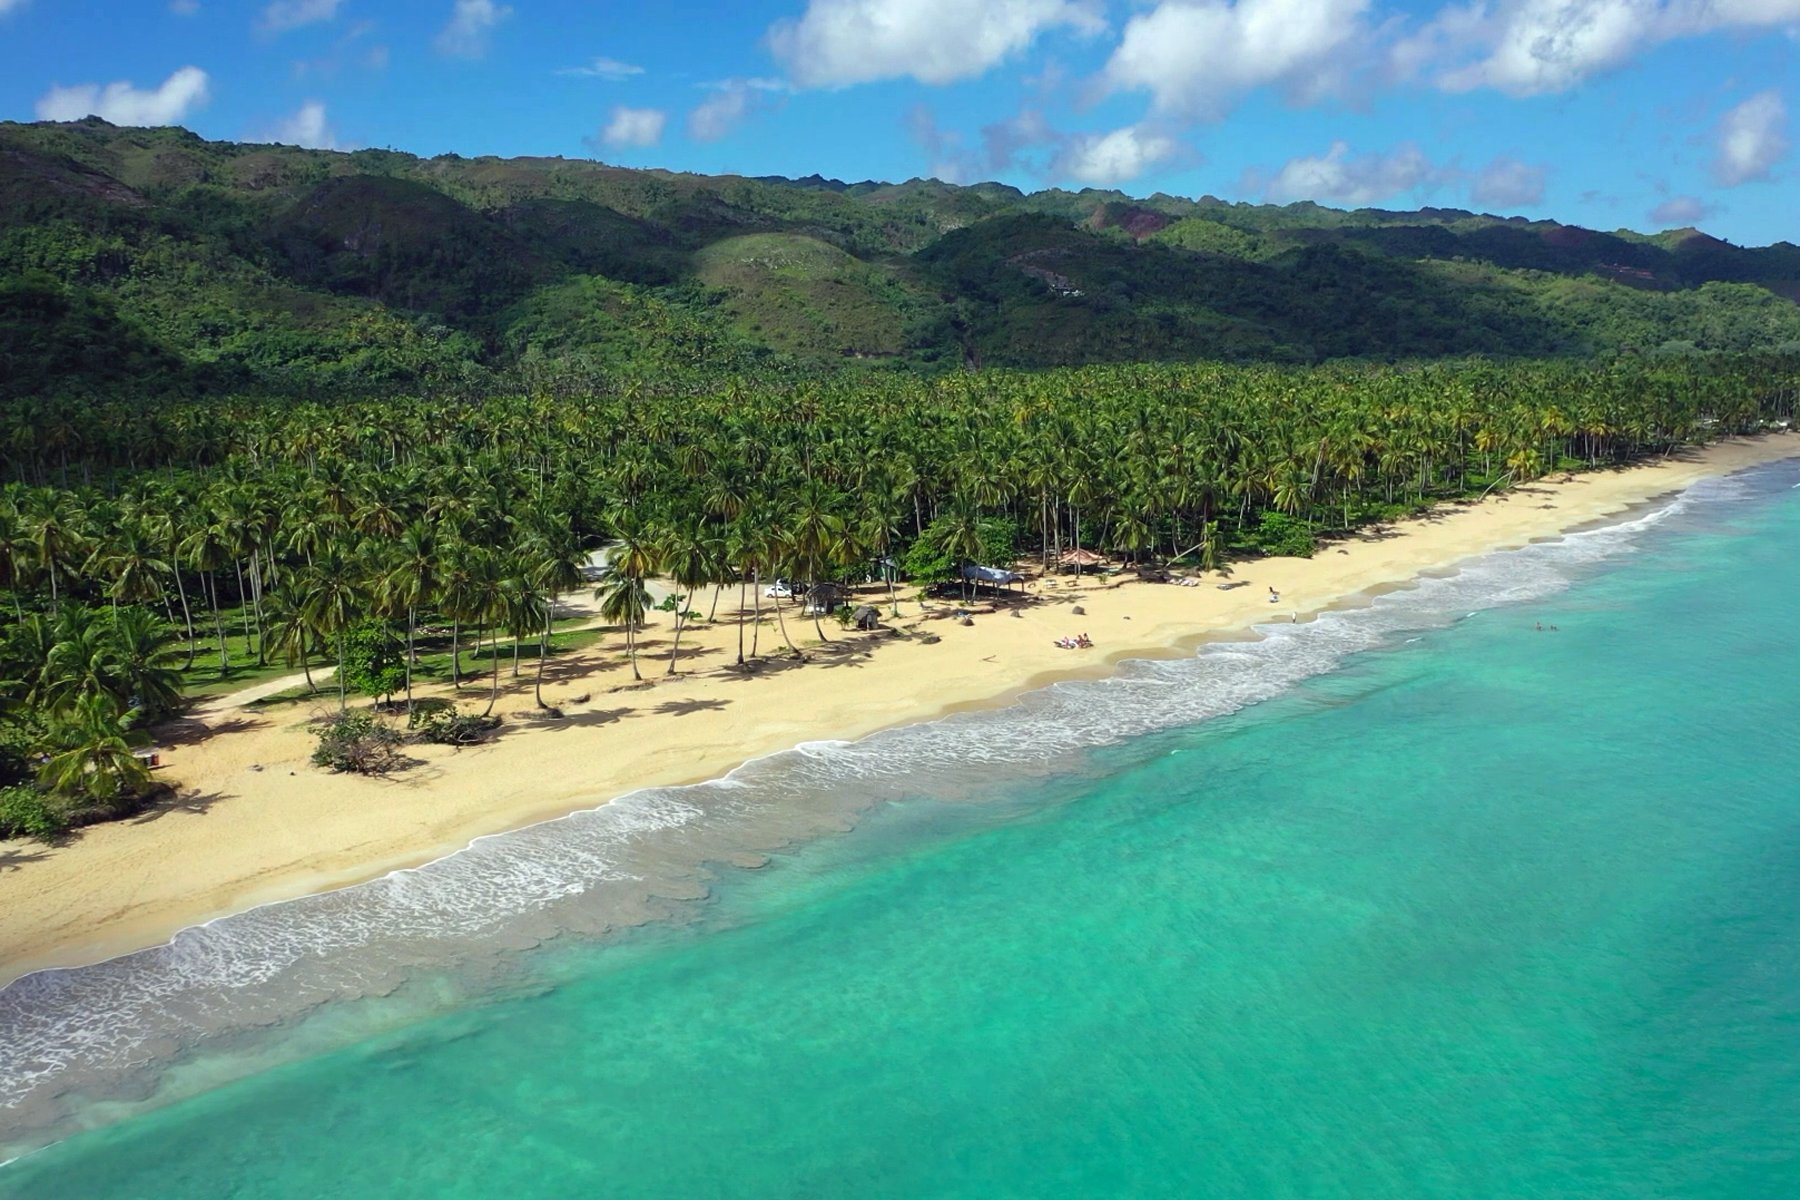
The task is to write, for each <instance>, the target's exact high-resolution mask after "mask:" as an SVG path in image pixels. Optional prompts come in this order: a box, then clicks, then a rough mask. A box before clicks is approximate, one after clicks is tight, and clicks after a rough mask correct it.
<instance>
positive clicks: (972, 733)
mask: <svg viewBox="0 0 1800 1200" xmlns="http://www.w3.org/2000/svg"><path fill="white" fill-rule="evenodd" d="M1731 498H1733V493H1732V491H1731V488H1730V487H1729V486H1726V485H1720V484H1718V483H1717V482H1716V481H1714V482H1711V483H1709V484H1708V485H1705V486H1703V487H1700V488H1695V489H1691V490H1690V491H1688V492H1686V493H1684V494H1683V495H1681V496H1680V497H1678V498H1676V499H1674V500H1673V501H1671V502H1669V503H1667V504H1664V505H1662V506H1660V507H1658V508H1656V509H1654V510H1652V511H1650V512H1647V513H1645V514H1643V515H1642V516H1639V517H1637V518H1634V519H1632V520H1629V521H1624V522H1620V523H1617V524H1614V525H1610V526H1605V527H1600V528H1595V529H1591V530H1586V531H1583V532H1580V533H1575V534H1571V535H1568V536H1566V537H1563V538H1560V539H1558V540H1556V541H1554V542H1546V543H1541V544H1536V545H1532V546H1527V547H1525V548H1523V549H1520V550H1516V551H1511V552H1507V553H1503V554H1497V555H1492V556H1489V557H1486V558H1481V559H1476V560H1472V561H1469V562H1467V563H1464V564H1462V566H1461V568H1460V569H1459V570H1457V571H1456V572H1455V573H1453V574H1449V575H1444V576H1437V577H1428V578H1422V579H1420V580H1419V581H1417V582H1416V583H1415V584H1414V585H1413V586H1411V587H1409V588H1407V589H1405V590H1403V591H1400V592H1395V593H1390V594H1387V595H1384V596H1381V597H1378V598H1376V599H1374V600H1372V601H1371V602H1370V603H1368V604H1367V605H1366V606H1363V607H1358V608H1353V609H1347V610H1343V611H1332V612H1325V613H1322V614H1320V615H1319V616H1318V617H1316V618H1315V619H1314V620H1312V621H1309V622H1308V623H1306V624H1304V625H1298V624H1287V623H1282V624H1271V625H1265V626H1259V627H1258V629H1257V632H1258V634H1260V637H1259V639H1258V640H1256V641H1245V642H1223V643H1216V644H1213V645H1210V646H1208V647H1207V648H1205V649H1204V650H1203V651H1201V652H1200V653H1198V654H1197V655H1195V656H1194V657H1192V658H1188V659H1182V660H1172V661H1171V660H1162V661H1154V662H1150V661H1138V662H1128V663H1124V664H1122V665H1121V666H1120V668H1119V669H1118V671H1117V672H1116V673H1115V674H1114V675H1112V676H1109V677H1107V678H1105V679H1100V680H1089V681H1080V682H1067V683H1059V684H1055V685H1052V686H1050V687H1048V688H1044V689H1041V690H1039V691H1036V692H1032V693H1029V694H1027V695H1025V696H1022V697H1020V698H1019V700H1018V701H1017V702H1016V703H1014V704H1013V705H1011V706H1009V707H1007V708H1005V709H1002V710H997V711H991V712H978V713H965V714H957V715H953V716H949V717H945V718H943V719H940V720H937V721H933V722H930V723H927V724H922V725H916V726H910V727H906V728H903V729H896V730H890V731H887V732H884V733H881V734H877V735H874V736H872V737H869V738H865V739H863V740H861V741H857V742H842V741H817V742H807V743H804V744H802V745H800V746H797V747H795V749H794V750H792V751H789V752H786V753H782V754H778V755H774V756H771V757H769V758H764V759H758V760H754V761H751V762H748V763H745V764H743V765H742V766H740V767H738V768H736V769H735V770H733V771H731V772H730V773H729V774H727V775H726V776H725V777H724V778H722V779H719V780H715V781H712V782H709V783H703V784H697V785H693V786H689V787H682V788H655V789H648V790H645V791H640V792H635V793H632V794H630V795H627V796H625V797H622V798H620V799H618V800H615V801H614V802H612V803H610V804H606V805H603V806H602V807H599V808H596V809H592V810H586V811H582V812H577V813H574V814H571V815H569V816H567V817H563V818H560V819H558V820H555V821H549V822H545V823H543V824H540V825H535V826H531V827H529V828H526V829H522V830H518V831H515V832H511V833H506V834H499V835H495V836H491V837H483V838H479V839H477V840H476V841H474V842H473V843H471V844H470V845H469V846H468V847H466V848H465V849H463V850H461V851H459V852H457V853H455V854H453V855H450V856H447V857H445V858H442V859H439V860H437V861H435V862H432V863H428V864H426V865H424V866H422V867H417V868H413V869H410V870H404V871H396V872H393V873H392V874H389V875H386V876H383V877H382V878H380V879H376V880H373V881H371V882H369V883H365V884H361V885H358V886H355V887H349V888H345V889H342V890H340V891H336V892H331V893H327V894H324V895H319V896H313V897H308V898H305V899H302V900H295V901H287V902H282V903H278V904H271V905H266V906H263V907H261V908H256V909H252V910H250V911H248V912H244V913H240V914H237V915H234V916H230V917H226V918H222V919H219V920H216V921H211V922H208V923H207V924H205V925H200V926H196V927H194V928H191V929H186V930H183V931H182V932H181V933H180V934H178V935H177V936H176V937H175V938H173V939H172V940H171V941H170V942H169V943H168V944H167V945H165V946H161V947H157V948H155V949H152V950H147V951H143V952H140V953H137V954H132V955H128V956H125V957H123V958H118V959H114V960H112V961H110V962H106V963H102V964H99V965H96V966H92V967H86V968H80V969H70V970H52V971H43V972H39V973H37V974H34V975H30V976H26V977H25V978H22V979H19V980H17V981H15V982H14V983H12V984H11V985H9V986H7V987H6V988H5V989H0V1121H3V1120H6V1119H8V1118H12V1119H14V1120H15V1123H25V1122H30V1123H31V1124H34V1125H37V1124H41V1123H42V1122H43V1121H45V1120H47V1119H49V1116H50V1115H52V1114H53V1112H54V1107H55V1106H54V1103H53V1102H54V1101H55V1099H56V1098H57V1096H58V1095H59V1093H62V1092H64V1091H66V1090H68V1089H69V1088H71V1087H74V1086H77V1085H79V1087H80V1088H81V1089H82V1090H83V1091H91V1090H94V1089H96V1088H102V1087H105V1086H107V1085H108V1084H109V1083H111V1082H115V1081H116V1080H118V1079H119V1078H120V1077H121V1076H126V1075H129V1074H131V1073H132V1072H134V1071H136V1070H138V1069H140V1068H143V1067H145V1066H146V1065H148V1064H151V1063H153V1062H156V1061H158V1060H161V1059H164V1058H166V1057H167V1056H168V1055H170V1054H171V1053H172V1052H173V1051H175V1050H177V1049H180V1048H182V1047H186V1046H189V1045H192V1044H193V1043H194V1042H196V1041H197V1040H199V1039H201V1038H204V1037H206V1036H208V1035H211V1034H215V1033H219V1032H224V1031H230V1030H236V1029H242V1028H246V1027H251V1026H255V1025H260V1024H268V1023H271V1022H273V1021H277V1020H281V1019H284V1018H288V1017H292V1016H293V1015H295V1014H298V1013H301V1012H304V1011H306V1010H307V1009H309V1008H311V1007H313V1006H315V1005H318V1004H321V1003H324V1002H326V1001H330V1000H333V999H336V998H340V997H351V996H358V995H366V994H380V993H382V992H383V991H384V990H386V989H391V988H392V987H393V986H395V984H397V983H398V982H399V981H401V980H402V979H404V978H405V977H406V976H407V975H408V974H410V973H412V972H415V971H418V970H425V969H431V968H434V967H440V966H442V965H444V964H445V963H446V962H447V961H448V960H451V959H458V960H466V959H469V958H475V957H479V956H480V955H481V954H482V953H487V954H490V955H491V954H493V953H494V952H495V951H500V950H505V949H509V948H513V947H515V946H528V945H530V944H533V943H534V942H535V941H536V940H538V939H540V938H542V937H544V936H547V935H549V934H551V933H554V932H556V931H558V930H561V929H577V930H593V931H597V930H602V929H606V928H610V927H614V926H616V925H617V924H619V923H622V922H626V921H631V920H642V919H645V918H646V917H648V916H654V915H656V909H655V905H654V903H653V901H654V898H655V897H657V896H673V897H683V896H686V897H691V896H695V895H698V894H700V890H701V881H703V877H704V864H705V863H706V862H707V861H715V860H718V859H720V858H727V857H729V856H730V855H731V853H733V852H734V851H739V852H741V851H743V850H766V849H771V848H774V847H775V846H778V845H781V844H784V842H786V841H791V840H792V839H794V838H796V837H803V836H810V835H813V834H816V833H819V832H822V831H824V830H826V829H831V828H844V827H847V825H848V824H849V822H850V821H851V820H853V818H854V814H855V812H857V811H860V810H862V809H864V808H866V807H868V806H869V805H872V804H875V803H880V802H882V801H883V800H887V799H896V798H903V797H907V796H920V795H933V796H946V795H948V796H954V795H962V794H965V793H966V792H967V791H968V790H969V789H970V788H971V787H972V786H978V785H975V784H971V780H976V781H979V780H993V779H1017V778H1018V777H1020V776H1021V775H1026V774H1036V773H1041V772H1043V771H1046V770H1051V769H1054V763H1055V762H1057V761H1059V758H1058V756H1059V755H1061V754H1063V753H1064V752H1072V751H1082V750H1085V749H1090V748H1094V747H1099V746H1106V745H1112V744H1116V743H1119V742H1121V741H1124V740H1126V739H1128V738H1132V737H1136V736H1140V735H1142V734H1145V733H1150V732H1153V731H1156V730H1160V729H1167V728H1170V727H1173V726H1177V725H1185V724H1192V723H1195V722H1198V721H1202V720H1206V719H1208V718H1211V717H1216V716H1220V715H1223V714H1226V713H1230V712H1234V711H1237V710H1239V709H1242V708H1245V707H1247V706H1249V705H1253V704H1256V703H1259V702H1261V701H1263V700H1267V699H1269V698H1271V697H1274V696H1276V695H1279V694H1280V693H1282V692H1285V691H1287V690H1288V689H1290V688H1292V687H1293V686H1294V685H1295V684H1297V683H1299V682H1301V681H1302V680H1305V679H1307V678H1310V677H1313V676H1316V675H1319V674H1322V673H1324V672H1327V671H1330V670H1332V669H1333V668H1335V667H1337V666H1339V665H1340V664H1342V663H1343V662H1344V660H1345V659H1346V658H1348V657H1350V656H1352V655H1355V654H1358V653H1361V652H1364V651H1368V650H1371V649H1375V648H1378V647H1382V646H1387V645H1394V644H1398V643H1399V642H1401V641H1403V640H1409V639H1404V638H1402V637H1401V636H1400V635H1402V634H1407V633H1412V634H1416V633H1418V632H1419V631H1421V630H1425V629H1430V628H1437V627H1443V626H1446V625H1449V624H1451V623H1453V622H1454V621H1457V620H1460V619H1463V618H1464V617H1465V615H1468V614H1471V613H1474V612H1478V611H1480V610H1482V609H1488V608H1493V607H1496V606H1500V605H1508V604H1519V603H1525V602H1529V601H1531V600H1534V599H1539V598H1542V597H1545V596H1548V595H1551V594H1554V593H1555V592H1558V591H1561V590H1562V589H1564V588H1566V587H1567V586H1569V584H1570V581H1571V580H1572V579H1573V578H1575V577H1577V576H1578V575H1579V574H1580V572H1581V571H1582V569H1583V568H1584V567H1586V566H1588V565H1590V564H1593V563H1598V562H1602V561H1605V560H1607V559H1610V558H1613V557H1616V556H1618V555H1620V554H1624V553H1629V552H1631V551H1632V550H1633V549H1634V547H1635V545H1636V544H1637V541H1638V539H1639V538H1640V537H1641V535H1642V534H1643V533H1644V532H1645V531H1646V530H1648V529H1651V528H1654V527H1655V526H1657V525H1660V524H1662V523H1663V522H1665V521H1667V520H1669V519H1670V518H1671V517H1672V516H1675V515H1677V514H1678V513H1680V512H1683V511H1686V510H1687V509H1689V508H1691V507H1692V506H1693V505H1695V504H1700V503H1707V502H1711V501H1715V500H1725V499H1731ZM1060 761H1066V759H1062V760H1060ZM996 768H998V769H999V770H996Z"/></svg>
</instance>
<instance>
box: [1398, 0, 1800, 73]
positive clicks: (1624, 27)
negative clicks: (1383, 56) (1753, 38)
mask: <svg viewBox="0 0 1800 1200" xmlns="http://www.w3.org/2000/svg"><path fill="white" fill-rule="evenodd" d="M1795 22H1800V0H1491V2H1490V0H1470V2H1469V3H1467V4H1463V5H1456V6H1452V7H1449V8H1446V9H1444V10H1443V11H1442V12H1441V13H1439V14H1438V16H1437V17H1436V18H1434V19H1433V20H1432V21H1430V22H1428V23H1427V24H1426V25H1425V26H1424V27H1423V28H1422V29H1420V30H1419V31H1418V32H1417V33H1415V34H1413V35H1411V36H1409V37H1406V38H1403V39H1401V40H1400V41H1398V42H1397V43H1395V45H1394V46H1393V47H1392V48H1391V51H1390V61H1391V64H1392V65H1393V67H1394V69H1395V72H1396V74H1398V75H1399V76H1401V77H1402V78H1409V77H1412V76H1414V75H1417V74H1421V73H1422V74H1425V75H1427V76H1428V77H1429V78H1430V79H1431V81H1432V82H1433V83H1434V84H1435V85H1436V86H1438V87H1440V88H1442V89H1443V90H1445V91H1450V92H1467V91H1472V90H1474V89H1476V88H1484V87H1485V88H1494V89H1496V90H1498V91H1502V92H1505V93H1507V94H1509V95H1513V96H1536V95H1542V94H1544V93H1549V92H1562V91H1567V90H1568V89H1569V88H1572V87H1574V86H1576V85H1577V84H1579V83H1581V82H1582V81H1583V80H1585V79H1587V78H1588V77H1590V76H1592V75H1596V74H1599V73H1601V72H1604V71H1608V70H1612V69H1614V68H1616V67H1620V66H1623V65H1624V64H1625V63H1627V62H1629V61H1630V60H1631V59H1633V58H1634V57H1636V56H1637V55H1639V54H1641V53H1643V52H1644V51H1646V50H1648V49H1650V48H1652V47H1654V46H1657V45H1660V44H1662V43H1664V42H1668V41H1673V40H1676V39H1678V38H1689V37H1699V36H1703V35H1705V34H1709V33H1719V32H1733V31H1736V32H1755V31H1759V30H1770V29H1780V28H1783V27H1784V26H1789V25H1792V24H1794V23H1795Z"/></svg>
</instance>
